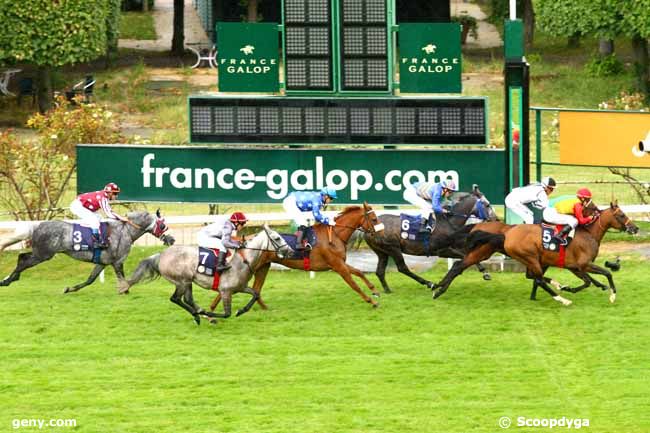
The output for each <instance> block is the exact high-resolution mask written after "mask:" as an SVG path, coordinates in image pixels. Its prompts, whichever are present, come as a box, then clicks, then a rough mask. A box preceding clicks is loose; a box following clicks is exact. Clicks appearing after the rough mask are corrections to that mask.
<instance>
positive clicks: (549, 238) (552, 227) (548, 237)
mask: <svg viewBox="0 0 650 433" xmlns="http://www.w3.org/2000/svg"><path fill="white" fill-rule="evenodd" d="M540 225H541V227H542V248H544V249H545V250H548V251H555V252H559V251H560V247H564V248H567V247H568V246H569V245H570V244H571V241H572V240H573V238H569V237H567V241H568V243H567V244H566V245H560V244H559V243H558V241H557V239H555V238H553V236H555V234H556V233H559V232H560V231H561V230H562V228H563V227H564V226H563V225H562V224H549V223H545V222H543V223H541V224H540Z"/></svg>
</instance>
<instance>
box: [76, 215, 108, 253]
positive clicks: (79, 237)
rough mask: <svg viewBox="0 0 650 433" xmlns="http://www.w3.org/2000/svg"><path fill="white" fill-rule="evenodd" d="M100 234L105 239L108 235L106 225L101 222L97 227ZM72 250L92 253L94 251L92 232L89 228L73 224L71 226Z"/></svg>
mask: <svg viewBox="0 0 650 433" xmlns="http://www.w3.org/2000/svg"><path fill="white" fill-rule="evenodd" d="M99 230H100V233H102V236H104V238H105V239H106V243H108V238H109V235H110V233H109V232H108V223H107V222H102V223H101V224H100V227H99ZM72 249H73V250H74V251H92V250H93V249H95V240H94V238H93V231H92V229H91V228H90V227H86V226H82V225H81V224H73V226H72Z"/></svg>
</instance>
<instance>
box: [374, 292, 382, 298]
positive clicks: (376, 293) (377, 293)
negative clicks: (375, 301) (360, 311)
mask: <svg viewBox="0 0 650 433" xmlns="http://www.w3.org/2000/svg"><path fill="white" fill-rule="evenodd" d="M372 296H374V297H375V298H379V297H381V293H379V292H372Z"/></svg>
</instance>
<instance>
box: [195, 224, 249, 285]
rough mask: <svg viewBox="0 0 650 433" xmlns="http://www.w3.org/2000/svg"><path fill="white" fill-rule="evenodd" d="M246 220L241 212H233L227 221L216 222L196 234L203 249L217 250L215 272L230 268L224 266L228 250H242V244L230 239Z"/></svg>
mask: <svg viewBox="0 0 650 433" xmlns="http://www.w3.org/2000/svg"><path fill="white" fill-rule="evenodd" d="M247 222H248V219H247V218H246V215H244V214H243V213H242V212H234V213H233V214H232V215H230V218H229V219H226V220H222V221H217V222H215V223H212V224H209V225H207V226H205V227H203V228H202V229H201V230H200V231H199V233H198V234H197V239H198V244H199V246H200V247H203V248H211V249H218V250H219V256H218V257H217V267H216V271H217V272H223V271H225V270H226V269H228V268H230V266H229V265H226V256H227V255H228V248H242V247H243V246H244V243H243V242H240V241H237V240H233V239H232V237H233V236H236V235H237V231H238V230H240V229H241V228H243V227H244V226H245V225H246V223H247Z"/></svg>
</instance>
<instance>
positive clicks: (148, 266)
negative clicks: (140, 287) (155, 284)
mask: <svg viewBox="0 0 650 433" xmlns="http://www.w3.org/2000/svg"><path fill="white" fill-rule="evenodd" d="M159 263H160V253H158V254H154V255H153V256H151V257H147V258H146V259H144V260H142V261H141V262H140V263H139V264H138V267H137V268H136V269H135V271H134V272H133V274H132V275H131V277H130V278H129V279H128V280H127V284H128V286H129V287H131V286H132V285H134V284H138V283H146V282H148V281H153V280H155V279H156V278H158V277H160V269H159V267H158V264H159ZM127 290H128V289H127Z"/></svg>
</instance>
